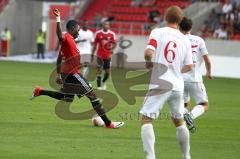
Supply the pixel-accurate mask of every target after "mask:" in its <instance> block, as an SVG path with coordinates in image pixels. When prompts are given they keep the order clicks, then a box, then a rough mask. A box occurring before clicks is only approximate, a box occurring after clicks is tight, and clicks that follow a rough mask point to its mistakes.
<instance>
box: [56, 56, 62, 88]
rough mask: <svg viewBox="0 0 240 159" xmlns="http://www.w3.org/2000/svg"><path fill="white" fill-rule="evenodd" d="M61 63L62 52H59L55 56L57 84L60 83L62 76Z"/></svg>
mask: <svg viewBox="0 0 240 159" xmlns="http://www.w3.org/2000/svg"><path fill="white" fill-rule="evenodd" d="M61 64H62V54H61V52H59V54H58V58H57V63H56V65H57V79H56V82H57V84H62V83H63V82H62V78H61Z"/></svg>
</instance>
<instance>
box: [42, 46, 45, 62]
mask: <svg viewBox="0 0 240 159" xmlns="http://www.w3.org/2000/svg"><path fill="white" fill-rule="evenodd" d="M44 50H45V49H44V44H41V55H42V59H44V58H45V57H44Z"/></svg>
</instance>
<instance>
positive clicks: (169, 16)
mask: <svg viewBox="0 0 240 159" xmlns="http://www.w3.org/2000/svg"><path fill="white" fill-rule="evenodd" d="M182 18H183V11H182V9H181V8H179V7H178V6H171V7H169V8H168V9H167V11H166V13H165V20H166V21H167V22H168V23H176V24H179V23H180V22H181V20H182Z"/></svg>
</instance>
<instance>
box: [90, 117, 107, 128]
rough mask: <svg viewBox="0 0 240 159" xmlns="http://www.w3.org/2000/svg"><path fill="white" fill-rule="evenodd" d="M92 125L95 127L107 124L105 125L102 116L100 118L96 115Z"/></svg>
mask: <svg viewBox="0 0 240 159" xmlns="http://www.w3.org/2000/svg"><path fill="white" fill-rule="evenodd" d="M92 124H93V125H94V126H104V125H105V123H104V121H103V120H102V118H101V117H100V116H98V115H94V116H93V117H92Z"/></svg>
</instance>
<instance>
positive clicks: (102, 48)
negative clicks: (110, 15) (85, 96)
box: [92, 21, 116, 89]
mask: <svg viewBox="0 0 240 159" xmlns="http://www.w3.org/2000/svg"><path fill="white" fill-rule="evenodd" d="M109 27H110V24H109V22H108V21H104V22H103V24H102V29H101V30H99V31H97V32H96V34H95V41H94V46H93V50H92V60H93V56H94V54H95V51H96V49H97V46H98V50H97V87H98V89H106V84H105V82H106V81H107V79H108V77H109V74H110V63H111V56H112V54H113V48H114V47H115V45H116V35H115V33H114V32H112V31H111V30H110V29H109ZM102 70H104V76H103V78H102Z"/></svg>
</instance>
